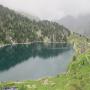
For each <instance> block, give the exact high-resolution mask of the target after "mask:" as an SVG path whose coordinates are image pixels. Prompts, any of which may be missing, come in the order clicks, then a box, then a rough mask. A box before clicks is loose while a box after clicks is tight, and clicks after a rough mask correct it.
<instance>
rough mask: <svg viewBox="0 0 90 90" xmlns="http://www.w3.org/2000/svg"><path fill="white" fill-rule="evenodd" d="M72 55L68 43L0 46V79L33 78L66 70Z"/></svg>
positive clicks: (72, 52) (72, 51)
mask: <svg viewBox="0 0 90 90" xmlns="http://www.w3.org/2000/svg"><path fill="white" fill-rule="evenodd" d="M73 55H74V50H73V49H72V48H71V47H70V46H69V45H68V44H60V43H49V44H43V43H33V44H30V45H28V44H26V45H25V44H18V45H9V46H5V47H3V48H0V81H8V80H15V81H16V80H33V79H39V78H42V77H47V76H56V75H57V74H60V73H63V72H65V71H66V70H67V67H68V65H69V63H70V61H71V59H72V57H73Z"/></svg>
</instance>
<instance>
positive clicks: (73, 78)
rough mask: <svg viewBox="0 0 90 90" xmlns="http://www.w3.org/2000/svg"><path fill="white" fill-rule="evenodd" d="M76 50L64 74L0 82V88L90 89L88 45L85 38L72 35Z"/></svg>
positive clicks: (41, 89) (71, 39) (25, 89)
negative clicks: (37, 78)
mask: <svg viewBox="0 0 90 90" xmlns="http://www.w3.org/2000/svg"><path fill="white" fill-rule="evenodd" d="M69 40H70V42H71V43H73V45H74V48H75V50H76V54H75V56H74V57H73V58H72V62H71V63H70V64H69V66H68V70H67V72H66V73H65V74H61V75H57V76H55V77H47V78H43V79H40V80H33V81H31V80H28V81H21V82H19V81H17V82H12V81H9V82H1V83H0V88H1V90H3V89H2V88H8V87H9V88H16V90H90V45H89V40H88V39H87V38H84V37H81V36H77V35H72V36H70V37H69Z"/></svg>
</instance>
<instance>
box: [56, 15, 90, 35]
mask: <svg viewBox="0 0 90 90" xmlns="http://www.w3.org/2000/svg"><path fill="white" fill-rule="evenodd" d="M57 22H58V23H59V24H62V25H64V26H66V27H67V28H69V29H70V30H71V31H74V32H77V33H81V34H84V35H86V36H87V35H88V36H90V14H87V15H80V16H78V17H76V18H75V17H73V16H66V17H64V18H62V19H60V20H58V21H57Z"/></svg>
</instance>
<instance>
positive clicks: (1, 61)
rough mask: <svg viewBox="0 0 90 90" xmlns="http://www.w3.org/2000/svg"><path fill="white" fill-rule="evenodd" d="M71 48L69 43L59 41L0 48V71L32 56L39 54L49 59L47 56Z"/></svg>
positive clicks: (55, 54) (56, 54)
mask: <svg viewBox="0 0 90 90" xmlns="http://www.w3.org/2000/svg"><path fill="white" fill-rule="evenodd" d="M69 49H70V47H69V46H68V44H59V43H51V44H46V45H45V44H43V43H33V44H31V45H22V44H21V45H13V46H6V47H3V48H0V71H4V70H8V69H10V68H11V67H14V66H15V65H17V64H19V63H21V62H23V61H26V60H28V59H29V58H32V57H33V58H35V57H37V56H38V57H40V58H43V60H47V58H49V57H55V56H58V55H59V54H60V53H63V52H65V51H68V50H69Z"/></svg>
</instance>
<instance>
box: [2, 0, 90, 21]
mask: <svg viewBox="0 0 90 90" xmlns="http://www.w3.org/2000/svg"><path fill="white" fill-rule="evenodd" d="M0 4H3V5H4V6H8V7H9V8H12V9H15V10H21V11H24V12H27V13H30V14H32V15H35V16H38V17H39V18H41V19H48V20H52V19H60V18H61V17H63V16H66V15H72V16H77V15H80V14H87V13H90V0H0Z"/></svg>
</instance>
